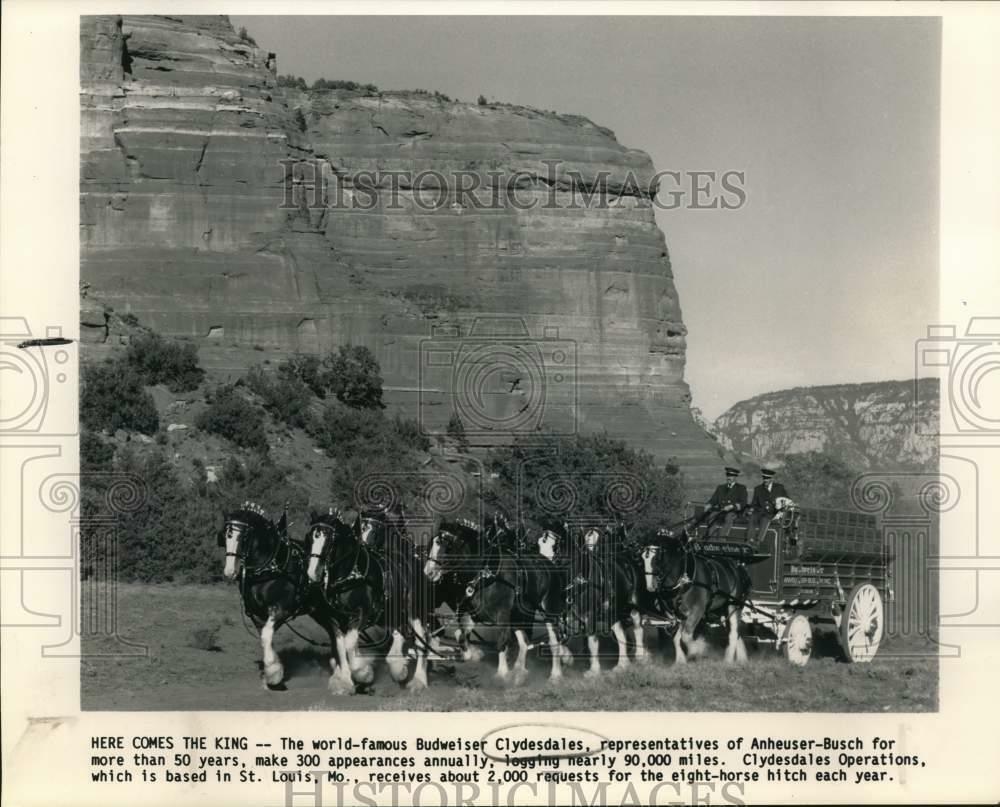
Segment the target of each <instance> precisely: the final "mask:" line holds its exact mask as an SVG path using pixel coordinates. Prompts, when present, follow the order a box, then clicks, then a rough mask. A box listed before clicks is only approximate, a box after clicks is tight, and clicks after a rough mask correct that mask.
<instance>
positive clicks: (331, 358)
mask: <svg viewBox="0 0 1000 807" xmlns="http://www.w3.org/2000/svg"><path fill="white" fill-rule="evenodd" d="M323 365H324V367H325V369H326V372H327V380H326V385H327V387H328V388H329V389H330V391H331V392H333V394H334V395H335V396H336V397H337V400H338V401H340V402H341V403H343V404H346V405H347V406H350V407H353V408H355V409H384V408H385V406H384V404H383V403H382V376H381V375H380V374H379V373H380V368H379V364H378V361H377V360H376V359H375V355H374V354H373V353H372V352H371V351H370V350H369V349H368V348H366V347H364V346H362V345H341V346H340V349H339V351H338V352H337V353H330V354H329V355H327V357H326V358H325V359H324V360H323Z"/></svg>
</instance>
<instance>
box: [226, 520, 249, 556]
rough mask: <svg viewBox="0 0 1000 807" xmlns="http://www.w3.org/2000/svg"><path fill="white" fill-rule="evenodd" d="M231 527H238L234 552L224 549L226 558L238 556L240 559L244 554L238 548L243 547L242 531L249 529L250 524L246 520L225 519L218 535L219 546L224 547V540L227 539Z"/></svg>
mask: <svg viewBox="0 0 1000 807" xmlns="http://www.w3.org/2000/svg"><path fill="white" fill-rule="evenodd" d="M233 527H238V528H239V534H238V535H237V536H236V548H237V551H236V552H229V551H228V550H227V551H226V557H227V558H239V559H240V560H245V559H246V556H245V554H244V553H242V552H240V551H239V550H240V549H241V548H243V540H242V539H243V534H244V532H249V531H250V524H249V522H247V521H240V520H239V519H235V518H231V519H227V520H226V523H225V525H223V528H222V534H221V535H220V536H219V546H220V547H221V548H223V549H225V548H226V542H227V541H228V539H229V531H230V530H231V529H232V528H233Z"/></svg>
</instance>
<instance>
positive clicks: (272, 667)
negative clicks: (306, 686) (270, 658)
mask: <svg viewBox="0 0 1000 807" xmlns="http://www.w3.org/2000/svg"><path fill="white" fill-rule="evenodd" d="M284 677H285V668H284V667H282V666H281V664H268V665H266V666H265V667H264V683H265V684H267V686H268V688H272V687H276V686H278V685H279V684H281V682H282V680H283V679H284Z"/></svg>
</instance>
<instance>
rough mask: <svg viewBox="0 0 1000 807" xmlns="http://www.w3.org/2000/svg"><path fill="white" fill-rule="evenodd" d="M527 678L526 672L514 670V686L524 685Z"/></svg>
mask: <svg viewBox="0 0 1000 807" xmlns="http://www.w3.org/2000/svg"><path fill="white" fill-rule="evenodd" d="M527 677H528V671H527V670H516V671H515V672H514V686H516V687H518V686H521V684H523V683H524V681H525V679H526V678H527Z"/></svg>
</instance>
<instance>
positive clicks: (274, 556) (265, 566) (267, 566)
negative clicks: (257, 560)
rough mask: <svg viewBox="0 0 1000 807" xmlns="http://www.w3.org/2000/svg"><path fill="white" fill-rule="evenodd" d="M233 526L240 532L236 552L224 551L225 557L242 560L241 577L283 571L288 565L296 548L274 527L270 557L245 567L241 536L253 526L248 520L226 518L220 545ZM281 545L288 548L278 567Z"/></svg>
mask: <svg viewBox="0 0 1000 807" xmlns="http://www.w3.org/2000/svg"><path fill="white" fill-rule="evenodd" d="M234 526H235V527H238V528H239V530H240V534H239V535H238V536H237V544H236V547H237V551H236V552H229V551H228V550H227V551H226V557H227V558H229V557H234V558H237V559H238V560H240V561H241V562H242V564H243V575H242V576H243V577H246V575H247V574H249V575H251V576H257V575H260V574H262V573H264V572H269V571H270V572H284V571H285V569H286V568H287V567H288V563H289V560H290V559H291V556H292V553H293V552H294V551H295V550H296V549H297V547H296V546H295V544H294V543H293V542H292V541H290V540H288V538H287V537H283V536H282V534H281V532H280V531H279V530H277V529H275V533H276V535H277V538H278V540H277V541H275V543H274V549H273V550H272V552H271V557H269V558H268V559H267V561H266V562H265V563H262V564H261V565H260V566H255V567H253V568H252V569H249V568H247V549H246V543H245V542H244V541H243V536H244V535H245V534H247V533H249V532H251V530H252V529H253V527H252V526H251V525H250V523H249V522H247V521H241V520H239V519H235V518H233V519H228V520H227V521H226V525H225V528H224V530H223V534H222V536H221V538H220V544H221V545H222V546H225V541H226V538H227V537H228V535H229V529H230V528H231V527H234ZM272 526H273V524H272ZM282 547H286V548H287V549H288V555H287V556H286V557H285V563H284V565H283V566H282V567H279V566H278V562H277V560H278V553H279V552H281V549H282Z"/></svg>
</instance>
